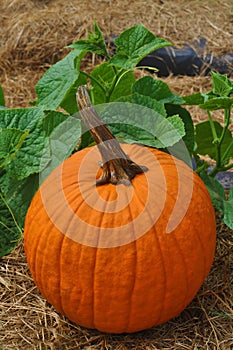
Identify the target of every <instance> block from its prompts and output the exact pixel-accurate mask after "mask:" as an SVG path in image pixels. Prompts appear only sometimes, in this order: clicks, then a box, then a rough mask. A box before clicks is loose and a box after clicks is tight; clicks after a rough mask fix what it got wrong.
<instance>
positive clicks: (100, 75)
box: [91, 62, 135, 104]
mask: <svg viewBox="0 0 233 350" xmlns="http://www.w3.org/2000/svg"><path fill="white" fill-rule="evenodd" d="M91 77H93V78H95V79H96V80H98V81H99V82H100V84H101V85H102V86H103V88H104V89H105V90H106V92H105V91H103V89H101V87H100V86H99V85H98V84H97V83H96V81H95V80H94V79H91V83H92V87H93V89H92V96H93V103H94V104H100V103H105V102H107V92H108V91H109V90H110V89H111V87H112V84H113V82H114V79H115V71H114V69H113V67H112V65H109V63H108V62H105V63H102V64H100V65H99V66H97V67H96V68H95V69H94V70H93V71H92V72H91ZM134 82H135V77H134V75H133V73H132V72H126V71H125V70H124V71H122V72H121V77H120V78H119V80H118V82H117V84H116V85H115V86H114V89H113V90H112V92H111V95H110V98H109V101H110V102H113V101H115V100H117V99H119V98H120V97H122V96H127V95H129V94H131V91H132V85H133V83H134Z"/></svg>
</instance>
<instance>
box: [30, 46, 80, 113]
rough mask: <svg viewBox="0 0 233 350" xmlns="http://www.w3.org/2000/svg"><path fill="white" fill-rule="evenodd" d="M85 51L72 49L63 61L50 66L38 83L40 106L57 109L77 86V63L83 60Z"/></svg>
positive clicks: (37, 91) (37, 90)
mask: <svg viewBox="0 0 233 350" xmlns="http://www.w3.org/2000/svg"><path fill="white" fill-rule="evenodd" d="M82 56H83V52H82V51H80V50H73V51H71V52H70V53H69V54H68V55H67V56H66V57H65V58H63V59H62V60H61V61H59V62H57V63H55V64H54V65H53V66H51V68H49V69H48V70H47V71H46V73H45V74H44V75H43V76H42V78H41V79H40V80H39V81H38V83H37V85H36V93H37V97H38V106H43V107H44V108H46V109H48V110H50V109H51V110H52V109H56V108H57V107H59V106H60V105H61V104H62V102H63V101H64V100H65V99H66V98H67V96H68V95H69V93H70V91H71V90H72V89H73V88H74V87H75V88H77V81H78V79H79V71H78V69H77V66H76V64H77V63H75V62H76V61H77V60H76V58H77V57H78V62H79V61H80V60H81V58H82Z"/></svg>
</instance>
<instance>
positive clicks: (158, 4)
mask: <svg viewBox="0 0 233 350" xmlns="http://www.w3.org/2000/svg"><path fill="white" fill-rule="evenodd" d="M232 13H233V3H232V0H224V1H223V2H221V3H220V2H219V1H218V0H212V1H211V2H210V1H207V0H205V1H201V0H192V1H185V0H177V1H172V0H164V1H162V0H160V1H158V0H157V1H152V0H147V1H142V0H132V1H129V0H128V1H122V0H115V1H114V2H113V1H111V0H103V1H101V2H99V1H94V0H91V1H88V2H87V1H80V0H71V1H68V2H67V1H64V0H51V1H39V0H38V1H36V0H34V1H33V0H27V1H26V0H1V4H0V14H1V15H0V16H1V17H0V42H1V47H0V83H1V84H2V86H3V88H4V91H5V93H6V101H7V105H8V106H9V107H10V108H11V107H25V106H27V103H28V101H29V100H30V98H31V96H32V97H34V96H35V93H34V86H35V81H36V79H35V77H36V78H38V79H39V77H40V76H41V75H42V74H43V72H44V71H45V70H46V69H47V68H48V67H49V66H50V65H51V64H53V63H55V62H56V61H58V60H59V59H61V58H62V57H63V56H64V55H65V54H66V53H67V49H65V46H66V45H68V44H70V43H71V42H73V41H75V40H77V39H79V38H83V37H86V36H87V34H88V32H89V31H90V30H91V29H92V27H93V20H94V19H96V20H97V22H98V24H99V25H100V27H101V29H102V30H103V32H104V35H105V36H106V37H108V36H110V35H117V34H119V33H120V32H121V31H122V30H124V29H126V28H128V27H129V26H132V25H135V24H138V23H139V22H142V23H143V24H144V25H145V26H146V27H148V28H149V29H150V30H151V31H152V32H153V33H155V34H156V35H158V36H161V37H163V38H165V39H168V40H170V41H171V42H172V43H173V44H174V45H176V46H177V47H182V46H183V44H185V43H191V42H192V41H193V40H194V39H198V38H200V37H204V38H206V39H207V50H208V52H213V53H214V55H221V54H224V53H232V52H229V49H230V48H231V47H232V38H233V26H232V21H233V15H232ZM25 70H26V74H25ZM29 72H30V73H31V74H27V73H29ZM24 74H25V77H24V81H25V84H26V85H27V89H25V87H24V85H23V84H22V81H21V80H20V79H18V77H19V78H21V77H23V76H24ZM26 78H27V80H26ZM24 81H23V82H24ZM194 84H195V83H194ZM29 88H30V91H31V92H30V93H29V92H28V91H27V90H29ZM16 91H17V92H18V93H14V92H16ZM28 95H30V98H28V97H29V96H28Z"/></svg>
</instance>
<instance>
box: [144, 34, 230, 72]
mask: <svg viewBox="0 0 233 350" xmlns="http://www.w3.org/2000/svg"><path fill="white" fill-rule="evenodd" d="M205 46H206V40H205V39H200V41H199V42H198V43H197V44H195V45H193V46H191V45H185V46H184V47H183V48H182V49H176V48H175V47H173V46H170V47H165V48H161V49H158V50H156V51H154V52H152V53H151V54H150V55H148V56H147V57H145V58H143V59H142V61H141V62H140V63H139V66H140V65H142V66H149V67H155V68H158V70H159V71H158V73H157V75H158V76H159V77H164V76H165V77H166V76H168V75H169V74H171V73H172V74H173V75H188V76H195V75H200V74H201V75H208V74H209V73H210V71H211V70H214V71H216V72H218V73H220V74H227V75H229V76H230V75H232V73H233V54H228V55H223V56H221V57H214V56H213V54H211V53H206V52H205Z"/></svg>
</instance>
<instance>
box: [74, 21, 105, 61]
mask: <svg viewBox="0 0 233 350" xmlns="http://www.w3.org/2000/svg"><path fill="white" fill-rule="evenodd" d="M68 47H71V48H73V49H77V50H84V51H86V52H93V53H97V54H99V55H103V56H104V57H106V58H109V55H108V52H107V47H106V44H105V40H104V37H103V34H102V32H101V30H100V28H99V26H98V24H97V23H96V21H95V22H94V31H93V32H90V33H89V35H88V38H87V39H84V40H78V41H76V42H75V43H73V44H71V45H69V46H68Z"/></svg>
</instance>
